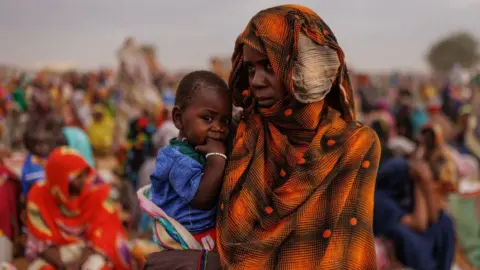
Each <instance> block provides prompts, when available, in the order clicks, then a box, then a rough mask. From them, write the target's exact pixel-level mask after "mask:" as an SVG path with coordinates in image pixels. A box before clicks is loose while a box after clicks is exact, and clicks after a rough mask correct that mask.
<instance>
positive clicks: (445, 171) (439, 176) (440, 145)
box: [417, 125, 458, 199]
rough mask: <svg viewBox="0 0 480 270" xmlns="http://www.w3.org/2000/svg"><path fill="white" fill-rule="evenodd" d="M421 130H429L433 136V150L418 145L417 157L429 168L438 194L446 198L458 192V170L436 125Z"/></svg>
mask: <svg viewBox="0 0 480 270" xmlns="http://www.w3.org/2000/svg"><path fill="white" fill-rule="evenodd" d="M422 130H430V131H431V132H432V133H433V136H434V138H433V139H434V141H435V144H434V149H432V150H430V151H428V150H427V149H426V146H425V145H420V147H419V148H418V150H417V157H418V158H421V159H424V160H425V161H426V162H427V163H428V164H429V166H430V169H431V170H432V173H433V178H434V180H435V181H436V182H437V183H438V186H439V188H440V189H439V190H438V191H439V192H440V193H441V195H442V196H443V198H444V199H446V196H447V195H448V194H449V193H450V192H453V191H457V190H458V169H457V165H456V163H455V160H454V158H453V156H452V154H451V152H450V149H449V146H448V145H447V144H446V142H445V140H444V137H443V133H442V130H441V129H440V126H438V125H426V126H424V127H423V128H422Z"/></svg>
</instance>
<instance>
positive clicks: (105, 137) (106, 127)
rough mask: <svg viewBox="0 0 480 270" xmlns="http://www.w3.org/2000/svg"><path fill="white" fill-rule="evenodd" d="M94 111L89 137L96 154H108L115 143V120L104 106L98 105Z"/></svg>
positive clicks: (94, 107)
mask: <svg viewBox="0 0 480 270" xmlns="http://www.w3.org/2000/svg"><path fill="white" fill-rule="evenodd" d="M92 111H93V121H92V123H91V124H90V126H89V128H88V137H89V139H90V142H91V144H92V147H93V150H94V151H95V152H97V153H99V154H107V153H109V152H110V150H111V147H112V143H113V137H114V136H113V135H114V120H113V119H112V117H111V116H110V113H109V112H108V109H107V108H106V107H105V106H104V105H101V104H96V105H94V106H93V110H92Z"/></svg>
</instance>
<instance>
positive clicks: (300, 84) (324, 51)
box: [229, 5, 355, 120]
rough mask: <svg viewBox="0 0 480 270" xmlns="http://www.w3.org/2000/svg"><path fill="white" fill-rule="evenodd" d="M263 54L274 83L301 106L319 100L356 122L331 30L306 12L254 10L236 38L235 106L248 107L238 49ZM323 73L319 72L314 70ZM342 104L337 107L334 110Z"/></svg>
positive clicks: (250, 100) (290, 8)
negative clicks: (246, 24)
mask: <svg viewBox="0 0 480 270" xmlns="http://www.w3.org/2000/svg"><path fill="white" fill-rule="evenodd" d="M244 45H247V46H250V47H251V48H253V49H255V50H257V51H259V52H261V53H264V54H265V55H267V58H268V60H269V61H270V64H271V65H272V68H273V70H274V72H275V74H276V75H277V77H278V79H279V80H280V81H282V82H283V84H284V85H285V86H286V87H287V89H288V91H289V93H290V94H292V95H293V96H294V97H295V99H296V100H297V101H299V102H301V103H304V104H308V103H314V102H318V101H320V100H323V99H324V98H325V97H326V96H327V94H328V93H331V97H330V98H329V99H327V101H329V103H330V104H329V105H330V106H332V107H334V108H336V109H337V110H339V111H340V112H341V113H342V116H343V118H345V119H347V120H354V119H355V110H354V108H353V106H354V103H353V95H352V87H351V85H350V80H349V77H348V72H347V67H346V64H345V61H344V53H343V51H342V49H341V48H340V46H339V45H338V43H337V40H336V38H335V36H334V35H333V32H332V30H331V29H330V28H329V27H328V25H327V24H325V22H323V21H322V19H321V18H320V17H318V15H317V14H316V13H315V12H313V11H312V10H310V9H309V8H306V7H303V6H299V5H284V6H281V7H276V8H272V9H268V10H265V11H262V12H259V13H258V14H257V15H255V16H254V17H253V18H252V20H251V21H250V22H249V24H248V26H247V28H246V29H245V30H244V32H243V33H242V34H240V36H239V37H238V38H237V41H236V44H235V51H234V53H233V57H232V66H233V70H232V73H231V75H230V80H229V83H230V88H231V89H232V91H233V100H234V104H235V105H236V106H240V107H243V108H248V107H251V106H253V104H254V102H253V98H252V95H251V93H250V91H244V90H246V89H248V88H249V85H248V79H247V78H248V72H247V68H246V67H245V66H244V63H243V61H244V60H243V46H244ZM319 70H322V72H318V71H319ZM338 105H341V107H340V108H339V107H337V106H338Z"/></svg>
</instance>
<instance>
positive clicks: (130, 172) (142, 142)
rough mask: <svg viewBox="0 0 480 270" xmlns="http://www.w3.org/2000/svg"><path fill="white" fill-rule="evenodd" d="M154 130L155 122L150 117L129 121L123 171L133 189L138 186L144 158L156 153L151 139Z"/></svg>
mask: <svg viewBox="0 0 480 270" xmlns="http://www.w3.org/2000/svg"><path fill="white" fill-rule="evenodd" d="M155 131H156V129H155V123H154V122H153V121H152V119H150V117H148V116H145V115H144V116H142V117H139V118H138V119H135V120H133V121H132V122H131V123H130V130H129V132H128V140H129V144H130V149H129V150H128V153H127V160H126V163H125V169H124V173H125V174H126V176H127V177H128V179H130V181H132V184H133V187H134V189H135V190H136V189H137V188H138V187H137V182H138V172H139V171H140V168H141V167H142V165H143V163H144V162H145V160H146V159H148V158H149V157H154V156H155V155H156V153H155V147H154V146H153V141H152V137H153V135H154V134H155Z"/></svg>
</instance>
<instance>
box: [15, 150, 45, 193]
mask: <svg viewBox="0 0 480 270" xmlns="http://www.w3.org/2000/svg"><path fill="white" fill-rule="evenodd" d="M44 166H45V160H44V159H42V158H41V157H39V156H36V155H34V154H29V155H28V156H27V158H26V159H25V163H24V164H23V168H22V177H21V180H20V181H21V184H22V193H23V195H25V196H27V194H28V192H29V191H30V188H31V187H32V186H33V184H35V183H36V182H37V181H39V180H42V179H44V178H45V171H44Z"/></svg>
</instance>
